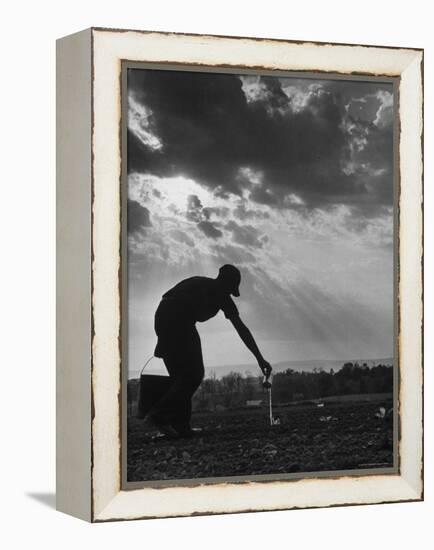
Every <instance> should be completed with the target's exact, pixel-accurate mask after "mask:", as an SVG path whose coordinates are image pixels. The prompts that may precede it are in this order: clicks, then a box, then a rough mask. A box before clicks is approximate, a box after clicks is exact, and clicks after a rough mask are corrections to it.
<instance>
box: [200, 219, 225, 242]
mask: <svg viewBox="0 0 434 550" xmlns="http://www.w3.org/2000/svg"><path fill="white" fill-rule="evenodd" d="M197 227H198V228H199V229H200V230H201V231H202V232H203V233H204V234H205V235H206V236H207V237H209V238H210V239H219V238H220V237H222V236H223V233H222V232H221V231H220V229H217V227H215V225H213V224H212V223H211V222H207V221H202V222H199V223H198V224H197Z"/></svg>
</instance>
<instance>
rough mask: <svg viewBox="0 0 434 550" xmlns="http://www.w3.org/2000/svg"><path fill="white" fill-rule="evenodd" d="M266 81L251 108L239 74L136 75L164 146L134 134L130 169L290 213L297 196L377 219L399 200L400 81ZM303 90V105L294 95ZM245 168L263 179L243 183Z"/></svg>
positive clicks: (132, 78)
mask: <svg viewBox="0 0 434 550" xmlns="http://www.w3.org/2000/svg"><path fill="white" fill-rule="evenodd" d="M258 82H259V85H260V90H261V93H260V94H258V96H257V97H255V98H254V100H251V101H249V100H248V99H247V97H246V94H245V91H244V90H243V83H242V80H241V79H240V78H239V77H238V76H236V75H228V74H209V73H196V72H184V71H157V70H137V69H130V70H129V73H128V86H129V93H130V94H132V97H134V100H135V101H136V102H138V103H139V104H141V105H142V106H143V107H144V108H146V112H147V113H152V116H151V115H149V119H151V118H152V131H153V132H155V135H156V136H157V137H158V139H159V140H160V142H161V143H162V147H161V148H159V149H156V148H152V147H151V146H148V147H147V146H146V144H144V143H143V141H141V140H140V139H139V138H138V137H137V136H136V135H135V134H134V132H132V131H129V133H128V169H129V172H130V173H131V172H143V173H151V174H154V175H158V176H179V175H183V176H186V177H191V178H192V179H194V180H195V181H197V182H198V183H200V184H201V185H203V186H205V187H208V188H209V189H210V190H212V191H213V192H214V193H216V194H217V195H219V196H225V195H226V196H227V194H229V193H232V194H235V195H239V196H242V193H243V190H245V189H246V188H247V189H248V188H249V185H252V188H251V194H250V199H251V201H256V202H257V203H262V204H269V205H274V206H276V207H291V201H287V200H285V198H287V197H289V196H291V195H293V194H295V195H296V196H297V197H299V198H300V199H301V201H302V202H303V205H304V207H305V208H308V209H310V208H313V207H325V208H326V207H328V206H330V205H334V204H346V205H349V206H351V207H355V208H357V209H358V210H359V211H360V212H364V213H365V214H367V213H368V214H369V213H372V212H373V211H374V210H376V209H378V208H382V207H384V206H385V205H390V204H391V203H392V159H393V155H392V136H393V132H392V124H391V123H390V109H391V107H390V105H387V104H386V103H385V100H384V98H385V97H386V96H387V97H391V96H390V94H391V92H392V85H391V84H387V83H372V82H360V81H359V82H353V81H331V80H327V81H322V80H321V81H320V80H312V81H307V80H306V79H304V80H303V81H301V80H297V79H289V78H288V79H278V78H275V77H262V78H261V79H260V80H259V81H258ZM297 83H300V86H299V89H300V90H304V92H303V93H304V95H303V96H302V99H303V100H304V104H303V106H302V108H300V107H297V97H296V96H293V95H291V93H292V91H291V90H292V87H293V88H294V89H297ZM311 84H313V86H312V85H311ZM309 86H310V87H309ZM288 87H289V89H287V88H288ZM285 90H286V91H285ZM382 105H383V107H382ZM244 167H248V168H249V169H250V170H251V171H252V172H253V173H260V174H261V175H262V180H261V181H260V182H256V184H255V185H253V184H252V182H251V181H249V178H240V170H241V169H242V168H244ZM193 206H194V205H193ZM203 215H205V214H203ZM202 221H203V220H202Z"/></svg>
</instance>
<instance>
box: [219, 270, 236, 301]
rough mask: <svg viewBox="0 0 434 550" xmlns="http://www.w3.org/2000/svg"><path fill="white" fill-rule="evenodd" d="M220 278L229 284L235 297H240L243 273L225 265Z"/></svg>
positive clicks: (220, 271) (220, 272)
mask: <svg viewBox="0 0 434 550" xmlns="http://www.w3.org/2000/svg"><path fill="white" fill-rule="evenodd" d="M219 277H220V279H221V280H222V281H225V282H227V283H228V284H229V286H230V288H231V294H232V295H233V296H239V295H240V282H241V273H240V270H239V269H237V268H236V267H235V266H234V265H231V264H225V265H223V266H222V267H221V268H220V269H219Z"/></svg>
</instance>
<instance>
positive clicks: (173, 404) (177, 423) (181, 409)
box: [149, 265, 271, 437]
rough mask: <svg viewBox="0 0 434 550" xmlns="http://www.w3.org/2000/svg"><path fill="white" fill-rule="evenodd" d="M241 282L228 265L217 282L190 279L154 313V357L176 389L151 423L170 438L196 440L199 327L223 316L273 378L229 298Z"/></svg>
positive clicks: (154, 412)
mask: <svg viewBox="0 0 434 550" xmlns="http://www.w3.org/2000/svg"><path fill="white" fill-rule="evenodd" d="M240 282H241V274H240V272H239V270H238V269H237V268H236V267H234V266H233V265H224V266H223V267H221V268H220V270H219V274H218V276H217V278H215V279H211V278H210V277H190V278H189V279H185V280H184V281H181V282H180V283H178V284H177V285H176V286H174V287H173V288H171V289H170V290H168V291H167V292H166V293H165V294H164V295H163V298H162V300H161V302H160V305H159V306H158V308H157V311H156V313H155V332H156V334H157V336H158V342H157V346H156V348H155V352H154V355H155V357H161V358H162V359H163V360H164V364H165V365H166V368H167V370H168V372H169V375H170V377H171V378H172V380H173V383H172V385H171V386H170V388H169V390H168V391H167V393H166V394H165V395H164V396H163V397H162V399H161V400H160V401H159V402H158V403H157V405H156V406H155V407H154V408H153V410H152V411H151V413H150V415H149V418H150V420H151V422H152V423H153V424H154V425H155V426H156V427H158V428H159V430H160V431H162V432H163V433H164V434H166V435H169V436H172V437H177V436H178V437H179V436H182V437H188V436H190V435H193V431H192V429H191V427H190V418H191V399H192V397H193V394H194V392H195V391H196V390H197V388H198V387H199V385H200V383H201V382H202V379H203V377H204V366H203V358H202V348H201V343H200V337H199V334H198V332H197V330H196V326H195V325H196V323H197V322H204V321H207V320H208V319H211V317H214V316H215V315H217V313H218V312H219V311H220V310H222V311H223V313H224V314H225V317H226V318H227V319H229V320H230V321H231V323H232V325H233V326H234V328H235V330H236V331H237V332H238V334H239V335H240V338H241V340H242V341H243V342H244V344H245V345H246V346H247V348H248V349H249V350H250V351H251V352H252V353H253V355H254V356H255V357H256V360H257V361H258V365H259V368H260V369H261V370H262V372H263V373H264V374H266V375H268V374H269V373H270V372H271V366H270V364H269V363H268V362H267V361H266V360H265V359H264V358H263V357H262V354H261V352H260V351H259V348H258V346H257V345H256V342H255V339H254V338H253V336H252V333H251V332H250V330H249V329H248V328H247V327H246V325H245V324H244V323H243V321H242V320H241V319H240V316H239V313H238V309H237V306H236V305H235V303H234V301H233V300H232V298H231V295H232V296H239V295H240V292H239V285H240Z"/></svg>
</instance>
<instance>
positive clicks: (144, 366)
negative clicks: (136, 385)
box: [140, 355, 154, 376]
mask: <svg viewBox="0 0 434 550" xmlns="http://www.w3.org/2000/svg"><path fill="white" fill-rule="evenodd" d="M153 358H154V356H153V355H151V357H149V359H148V360H147V361H146V363H145V364H144V365H143V367H142V370H141V371H140V376H142V373H143V371H144V370H145V368H146V366H147V365H148V363H150V362H151V360H152V359H153Z"/></svg>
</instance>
